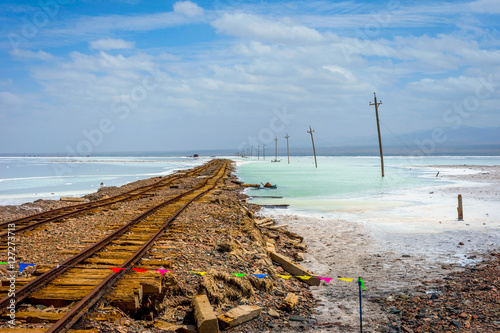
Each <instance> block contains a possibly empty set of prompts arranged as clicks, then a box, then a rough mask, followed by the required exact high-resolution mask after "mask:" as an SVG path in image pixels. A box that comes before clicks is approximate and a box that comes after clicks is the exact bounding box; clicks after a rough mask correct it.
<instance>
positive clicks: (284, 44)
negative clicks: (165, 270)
mask: <svg viewBox="0 0 500 333" xmlns="http://www.w3.org/2000/svg"><path fill="white" fill-rule="evenodd" d="M0 13H1V17H0V31H1V33H0V63H1V66H0V153H20V154H23V153H47V152H56V153H59V154H67V155H92V154H93V153H103V152H127V151H173V150H207V149H229V150H234V151H235V152H236V151H241V150H245V149H248V148H249V147H251V146H253V147H257V146H262V145H263V144H265V145H266V146H274V140H273V139H274V138H275V137H277V138H278V140H279V141H278V142H279V145H280V146H282V145H284V144H285V139H284V136H285V135H286V133H288V135H289V136H290V139H289V140H290V145H291V146H292V147H293V146H295V147H299V146H301V147H302V146H306V145H308V144H310V135H309V134H308V133H307V131H308V130H309V126H311V128H312V129H313V130H314V136H315V141H316V142H317V144H318V145H331V146H336V145H346V144H347V145H348V144H349V143H355V142H360V141H359V140H360V138H367V137H371V136H373V135H376V133H377V132H376V130H377V129H376V118H375V109H374V106H373V105H370V103H373V102H374V92H376V94H377V98H378V102H380V101H382V104H381V105H379V117H380V122H381V131H382V135H383V137H385V136H395V137H398V136H403V135H404V134H407V133H411V132H416V131H426V133H429V134H428V138H426V141H425V142H427V143H436V144H441V143H442V142H444V141H446V138H447V135H446V133H447V131H451V130H460V129H461V128H465V127H476V128H491V127H500V110H499V105H500V32H499V28H500V1H498V0H472V1H439V0H438V1H426V0H423V1H416V0H409V1H403V0H401V1H398V0H391V1H370V0H365V1H359V0H347V1H314V0H313V1H240V0H216V1H161V0H160V1H158V0H156V1H141V0H109V1H89V0H80V1H79V0H41V1H1V2H0Z"/></svg>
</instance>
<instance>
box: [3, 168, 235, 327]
mask: <svg viewBox="0 0 500 333" xmlns="http://www.w3.org/2000/svg"><path fill="white" fill-rule="evenodd" d="M211 165H213V164H211ZM227 169H228V161H224V162H222V166H220V167H219V168H218V169H217V171H216V172H214V175H213V176H211V177H209V178H206V179H204V181H203V182H202V184H200V185H197V186H195V187H193V188H192V189H190V190H188V191H186V192H184V193H182V194H179V195H177V196H176V197H174V198H171V199H169V200H166V201H164V202H162V203H161V204H158V205H156V206H155V207H152V208H151V209H149V210H147V211H145V212H144V213H142V214H141V215H139V216H137V217H136V218H134V219H133V220H131V221H130V222H129V223H127V224H126V225H124V226H122V227H121V228H119V229H117V230H115V231H114V232H113V233H111V234H110V235H108V236H107V237H105V238H103V239H101V240H100V241H98V242H97V243H95V244H94V245H91V246H89V247H88V248H86V249H84V250H82V251H81V252H80V253H78V254H77V255H75V256H73V257H71V258H69V259H67V260H66V261H64V262H62V263H61V264H60V265H59V266H57V267H54V268H52V269H50V270H49V271H47V272H45V273H44V274H42V275H40V276H39V277H37V278H35V279H34V280H32V281H30V282H29V283H28V284H26V285H24V286H23V287H21V288H19V289H18V290H16V302H21V301H22V300H24V299H26V298H27V297H28V296H30V295H31V294H33V293H34V292H36V291H38V290H40V289H42V288H44V287H45V286H47V285H48V284H49V283H50V282H51V281H53V280H54V279H55V278H56V277H58V276H60V275H62V274H63V273H65V272H66V271H68V270H69V269H70V268H71V266H75V265H77V264H78V263H80V262H82V261H84V260H85V259H87V258H89V257H91V256H92V255H93V254H95V253H96V252H98V251H100V250H101V249H103V248H104V247H105V246H107V245H108V244H110V243H111V242H112V241H114V240H116V239H117V238H119V237H120V236H122V235H123V234H124V233H125V232H127V231H128V230H130V229H131V228H132V227H133V226H134V225H136V224H137V223H138V222H140V221H141V220H143V219H144V218H146V217H147V216H149V215H151V214H152V213H154V212H156V211H157V210H159V209H161V208H163V207H165V206H167V205H169V204H171V203H173V202H176V201H178V200H180V199H181V198H183V197H185V196H187V195H189V194H191V193H193V192H195V191H197V190H200V189H202V188H203V187H205V186H206V185H207V184H208V183H209V181H211V180H213V179H215V178H216V177H218V175H219V174H220V173H221V170H222V171H223V172H222V175H224V174H225V173H226V171H227ZM221 178H222V177H221V176H219V178H218V179H216V181H215V183H214V184H213V185H212V186H210V188H209V189H207V190H205V191H203V192H202V193H200V194H198V195H197V196H196V197H194V198H193V199H191V200H190V201H189V202H188V203H186V204H185V205H183V206H182V207H181V208H180V209H179V210H178V211H177V212H176V213H174V215H172V217H171V218H169V220H168V221H167V222H166V223H165V224H164V225H163V226H162V227H161V228H160V229H159V230H158V231H157V232H156V234H155V235H154V236H152V237H151V238H150V239H149V240H148V241H147V242H146V243H145V244H144V245H143V246H142V247H141V248H140V249H139V250H138V251H137V252H135V253H134V254H133V255H132V257H131V258H130V259H128V260H127V261H126V262H125V263H124V264H123V265H122V267H123V268H127V267H131V266H132V265H133V264H135V263H136V262H137V261H138V260H139V259H140V258H141V257H142V256H143V255H144V253H145V252H146V251H147V250H148V249H149V248H150V247H151V246H152V244H153V243H154V242H155V241H156V240H157V239H158V238H159V237H160V235H161V233H162V232H163V231H164V230H165V229H166V228H167V227H168V226H169V225H170V223H171V222H172V221H173V220H174V219H175V218H176V217H177V216H178V215H179V214H180V213H181V212H182V211H184V210H185V209H186V208H187V207H188V206H189V204H191V203H192V202H193V201H195V200H197V199H198V198H200V197H201V196H203V195H205V194H206V193H208V192H209V191H211V190H212V189H213V188H215V187H216V186H217V184H218V182H219V181H220V179H221ZM121 277H122V274H111V275H109V276H108V277H107V278H106V279H105V280H103V282H101V284H99V285H98V286H97V287H96V288H95V289H94V290H93V291H91V294H92V295H90V294H89V295H87V297H85V298H84V299H82V300H81V301H80V302H79V303H78V304H77V305H76V306H78V307H77V308H75V309H79V310H74V311H73V309H72V310H71V311H70V312H68V314H67V315H65V316H64V317H63V318H62V319H61V320H60V321H58V322H57V323H56V324H57V325H56V324H55V325H54V326H53V327H58V328H54V330H53V331H51V330H49V331H50V332H59V331H61V330H63V329H64V327H67V325H72V324H69V323H74V322H76V320H78V319H79V318H80V317H81V313H80V312H81V311H83V310H82V309H83V308H85V309H86V308H88V307H89V306H91V305H93V304H94V303H95V302H96V301H97V300H98V299H99V298H100V297H101V296H102V294H103V293H104V292H105V289H107V288H108V287H110V286H112V285H113V284H114V283H115V282H116V281H118V280H119V279H120V278H121ZM9 303H10V297H8V296H6V297H4V298H3V299H1V300H0V312H2V311H4V310H5V309H6V308H7V306H9ZM76 306H75V307H76ZM79 311H80V312H79ZM75 318H76V319H75ZM59 322H61V323H59ZM58 323H59V324H58ZM51 329H52V328H51ZM49 331H47V332H49Z"/></svg>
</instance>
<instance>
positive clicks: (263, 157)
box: [262, 144, 266, 160]
mask: <svg viewBox="0 0 500 333" xmlns="http://www.w3.org/2000/svg"><path fill="white" fill-rule="evenodd" d="M262 159H263V160H265V159H266V145H265V144H262Z"/></svg>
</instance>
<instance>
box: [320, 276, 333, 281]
mask: <svg viewBox="0 0 500 333" xmlns="http://www.w3.org/2000/svg"><path fill="white" fill-rule="evenodd" d="M317 278H318V279H320V280H323V281H325V282H326V283H328V282H330V281H331V280H332V279H333V278H331V277H323V276H318V277H317Z"/></svg>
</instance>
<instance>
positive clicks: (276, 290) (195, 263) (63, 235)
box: [0, 178, 318, 332]
mask: <svg viewBox="0 0 500 333" xmlns="http://www.w3.org/2000/svg"><path fill="white" fill-rule="evenodd" d="M235 180H236V179H235V178H230V179H228V180H227V181H226V183H225V184H224V186H223V187H222V188H221V190H219V191H218V193H216V194H214V195H211V196H209V197H207V198H204V199H202V200H200V201H197V202H195V203H193V204H192V205H191V206H190V207H189V208H188V209H187V210H186V211H184V212H183V213H182V214H181V215H180V216H179V217H178V218H177V219H176V220H175V223H174V224H173V225H172V227H171V228H170V229H169V232H167V233H166V234H165V236H164V238H162V240H163V241H170V242H171V244H172V248H170V249H169V250H168V251H167V250H161V249H158V250H154V251H155V256H156V257H158V256H162V255H164V256H165V258H166V259H169V260H170V261H171V262H172V264H171V267H169V269H171V270H173V271H174V272H173V273H172V276H173V278H174V279H175V284H176V286H175V287H173V288H171V289H170V290H169V291H167V293H166V294H165V295H164V298H163V300H162V301H161V302H160V303H159V304H158V306H156V308H155V310H154V313H151V312H148V313H147V314H144V313H125V312H123V311H121V310H120V309H117V308H116V307H114V306H113V304H107V303H106V302H105V301H103V302H101V304H100V305H99V306H97V307H96V309H95V311H96V313H101V314H109V313H111V312H112V313H120V315H121V317H122V319H121V321H120V322H116V323H108V322H103V321H101V320H94V319H85V320H82V321H81V322H80V323H79V324H78V327H79V328H82V329H88V328H97V329H98V330H99V331H100V332H148V331H150V332H156V331H158V332H159V331H167V330H165V329H163V330H161V329H160V328H159V327H166V326H168V325H171V326H174V327H182V326H185V327H188V328H191V329H193V328H194V326H192V325H193V324H194V319H193V310H192V299H193V296H195V295H197V294H199V293H200V292H201V293H206V294H207V295H208V297H209V300H210V302H211V304H212V305H213V307H214V310H215V312H216V314H217V315H219V314H222V313H224V312H226V311H228V310H229V309H231V308H234V307H236V306H239V305H254V306H259V307H261V308H262V309H263V310H262V312H261V313H260V315H259V318H258V319H256V320H252V321H250V322H247V323H244V324H242V325H239V326H238V327H235V328H233V329H232V330H231V331H233V332H265V331H273V332H292V331H303V330H304V329H305V328H307V327H312V326H314V325H317V324H318V323H317V322H316V320H315V319H313V318H312V313H313V311H314V307H315V305H316V304H315V301H314V299H313V298H312V294H311V291H310V290H309V288H308V286H307V284H305V283H304V282H302V281H301V280H299V279H297V278H291V279H283V278H278V277H276V274H287V273H286V272H285V271H284V270H283V269H282V268H281V267H280V266H277V265H275V264H273V262H272V261H271V260H270V259H269V257H268V255H267V252H266V242H267V241H270V242H272V243H274V244H275V246H276V248H277V250H278V251H279V252H280V253H282V254H285V255H288V256H290V257H293V256H296V255H297V253H301V252H303V251H304V250H305V246H304V245H303V244H301V246H300V245H299V244H300V241H298V240H297V239H294V238H291V237H290V236H288V235H287V234H286V233H284V232H280V231H273V230H267V229H261V228H259V227H257V226H256V224H255V219H258V218H259V216H257V211H258V210H259V207H258V206H255V205H248V204H246V203H245V196H244V195H242V194H241V193H240V192H241V188H240V187H239V186H238V185H236V184H235V183H233V181H235ZM148 181H150V180H145V181H142V182H146V183H147V182H148ZM198 181H201V179H191V180H185V181H184V182H183V184H181V185H180V186H179V189H163V190H161V191H159V192H158V193H157V195H156V196H154V197H149V198H143V199H140V200H135V201H130V202H124V203H121V204H116V205H113V206H111V207H109V209H108V208H106V209H105V210H102V211H99V212H94V213H92V214H87V215H84V216H78V217H74V218H71V219H69V220H67V221H65V222H62V223H57V224H56V223H51V224H48V225H45V226H44V227H43V228H38V229H35V230H33V231H30V232H29V233H26V234H22V235H19V236H18V245H17V247H16V252H17V259H18V261H19V262H26V263H37V264H38V265H37V266H35V267H29V268H27V269H26V270H25V271H24V272H23V273H22V276H24V277H28V276H30V275H31V274H33V273H34V272H35V270H36V269H37V267H51V266H54V265H56V264H58V263H59V262H61V261H63V260H65V259H66V258H68V257H69V256H71V254H70V253H69V252H68V251H67V250H76V249H78V250H79V249H81V248H83V247H84V246H88V245H89V244H90V242H92V241H95V240H97V239H100V238H102V237H103V236H105V235H106V234H108V233H109V232H111V231H112V230H113V229H114V228H116V226H117V225H119V224H121V223H125V221H126V220H128V219H130V218H132V217H133V216H135V215H138V214H139V213H140V212H141V207H143V206H145V205H146V204H152V203H156V202H160V201H162V200H165V199H166V198H168V197H171V196H173V195H175V194H177V193H178V192H179V191H180V190H181V189H182V188H184V187H189V186H191V185H193V184H195V183H196V182H198ZM139 183H140V182H138V184H139ZM119 190H121V189H118V188H112V189H110V191H113V192H114V193H115V192H116V193H117V192H118V191H119ZM123 190H125V189H123ZM101 192H103V193H104V192H106V189H103V190H101ZM98 197H102V193H100V194H99V195H97V194H95V195H94V196H93V197H91V199H97V198H98ZM44 204H45V202H44ZM34 205H36V204H34ZM254 214H256V215H254ZM10 216H11V218H14V217H15V216H16V215H15V214H13V215H10ZM18 216H19V217H20V216H22V214H21V213H19V215H18ZM162 251H165V252H162ZM162 253H163V254H162ZM4 257H5V253H2V254H0V261H2V260H3V259H4ZM191 271H205V272H207V273H206V274H204V275H203V276H201V275H199V274H193V273H190V272H191ZM231 273H243V274H248V275H246V276H241V277H240V276H234V275H232V274H231ZM5 274H6V272H5V271H0V275H4V276H5ZM252 274H266V275H269V276H268V277H265V278H261V279H259V278H258V277H255V276H253V275H252ZM289 294H295V295H296V296H298V299H299V303H298V304H297V305H296V306H294V307H293V308H289V307H284V306H283V304H284V300H285V298H286V297H287V295H289ZM18 309H19V310H26V309H28V310H30V311H31V310H36V309H38V310H36V311H46V312H61V311H64V309H54V308H51V307H49V308H46V307H43V306H38V307H36V308H34V307H32V306H31V305H20V306H19V307H18ZM17 324H18V327H23V328H44V327H47V325H46V324H43V323H38V324H37V323H24V322H22V321H19V322H18V323H17ZM5 325H6V323H4V325H3V326H4V327H6V326H5Z"/></svg>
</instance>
